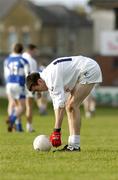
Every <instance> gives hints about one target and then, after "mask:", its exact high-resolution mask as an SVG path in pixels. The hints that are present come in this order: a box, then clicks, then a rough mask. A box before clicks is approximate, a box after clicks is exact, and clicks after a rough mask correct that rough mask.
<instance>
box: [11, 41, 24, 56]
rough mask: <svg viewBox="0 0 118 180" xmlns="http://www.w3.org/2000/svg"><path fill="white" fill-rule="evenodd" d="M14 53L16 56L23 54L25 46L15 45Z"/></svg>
mask: <svg viewBox="0 0 118 180" xmlns="http://www.w3.org/2000/svg"><path fill="white" fill-rule="evenodd" d="M13 52H14V53H16V54H21V53H22V52H23V45H22V44H21V43H16V44H14V45H13Z"/></svg>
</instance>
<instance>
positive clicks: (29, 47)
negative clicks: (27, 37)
mask: <svg viewBox="0 0 118 180" xmlns="http://www.w3.org/2000/svg"><path fill="white" fill-rule="evenodd" d="M36 48H37V46H36V45H34V44H28V45H27V49H29V50H34V49H36Z"/></svg>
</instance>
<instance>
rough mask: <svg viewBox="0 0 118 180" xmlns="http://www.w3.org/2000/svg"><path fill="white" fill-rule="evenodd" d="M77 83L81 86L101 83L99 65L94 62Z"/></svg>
mask: <svg viewBox="0 0 118 180" xmlns="http://www.w3.org/2000/svg"><path fill="white" fill-rule="evenodd" d="M79 82H80V83H81V84H91V83H95V84H97V83H101V82H102V72H101V69H100V67H99V65H98V64H97V63H96V62H94V63H93V64H92V66H91V67H86V68H85V70H84V71H83V73H81V75H80V78H79Z"/></svg>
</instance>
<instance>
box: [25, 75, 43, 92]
mask: <svg viewBox="0 0 118 180" xmlns="http://www.w3.org/2000/svg"><path fill="white" fill-rule="evenodd" d="M38 79H40V74H39V73H37V72H34V73H31V74H29V75H28V76H27V77H26V86H27V89H28V90H29V91H32V86H34V85H37V84H38V83H37V81H38Z"/></svg>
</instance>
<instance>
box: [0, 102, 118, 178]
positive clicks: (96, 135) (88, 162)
mask: <svg viewBox="0 0 118 180" xmlns="http://www.w3.org/2000/svg"><path fill="white" fill-rule="evenodd" d="M6 108H7V103H6V101H5V100H1V99H0V180H60V179H61V180H118V109H117V108H110V107H108V108H105V107H103V108H102V107H100V108H97V112H96V116H95V117H94V118H92V119H91V120H87V119H85V118H84V115H83V110H82V130H81V149H82V151H81V152H72V153H71V152H55V153H53V152H52V151H50V152H36V151H34V150H33V147H32V142H33V140H34V138H35V137H36V136H37V135H39V134H46V135H50V134H51V132H52V129H53V124H54V116H53V111H52V108H51V107H49V110H48V116H40V115H39V113H38V110H37V108H36V107H34V127H35V129H36V132H34V133H26V132H25V131H24V132H23V133H8V132H7V131H6V124H5V122H4V120H5V117H6V115H7V112H6ZM25 123H26V120H25V117H23V126H24V130H25ZM67 138H68V127H67V119H66V117H65V119H64V122H63V126H62V140H63V145H65V144H66V143H67Z"/></svg>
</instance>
